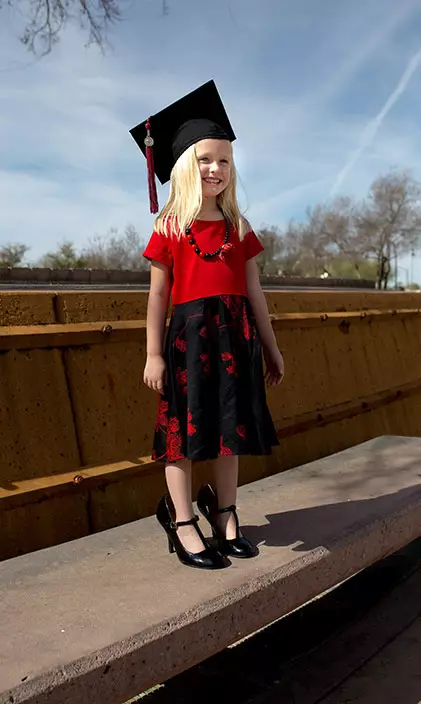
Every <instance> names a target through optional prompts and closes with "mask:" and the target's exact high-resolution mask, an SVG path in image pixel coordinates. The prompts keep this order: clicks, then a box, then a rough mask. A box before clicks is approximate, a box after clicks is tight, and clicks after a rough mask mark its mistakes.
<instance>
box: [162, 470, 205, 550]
mask: <svg viewBox="0 0 421 704" xmlns="http://www.w3.org/2000/svg"><path fill="white" fill-rule="evenodd" d="M165 477H166V480H167V486H168V491H169V493H170V496H171V500H172V502H173V504H174V508H175V520H176V521H189V520H190V519H191V518H193V516H194V511H193V504H192V496H191V494H192V463H191V462H190V460H180V461H179V462H174V463H173V464H168V465H167V466H166V467H165ZM177 535H178V537H179V538H180V541H181V542H182V544H183V545H184V547H185V548H186V550H188V551H189V552H193V553H198V552H202V550H204V549H205V546H204V545H203V543H202V541H201V539H200V537H199V535H198V534H197V531H196V529H195V527H194V526H181V527H180V528H178V530H177Z"/></svg>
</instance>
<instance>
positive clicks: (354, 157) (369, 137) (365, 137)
mask: <svg viewBox="0 0 421 704" xmlns="http://www.w3.org/2000/svg"><path fill="white" fill-rule="evenodd" d="M420 61H421V50H420V51H417V53H416V54H415V55H414V56H413V57H412V58H411V59H410V61H409V63H408V65H407V67H406V69H405V71H404V72H403V74H402V76H401V78H400V79H399V83H398V85H397V86H396V88H395V90H394V91H393V93H392V94H391V95H390V96H389V98H388V99H387V100H386V102H385V104H384V105H383V107H382V109H381V110H380V112H379V113H378V114H377V115H376V117H375V118H374V119H373V120H371V122H369V123H368V125H367V126H366V127H365V129H364V131H363V133H362V135H361V138H360V143H359V145H358V147H357V149H356V150H355V151H354V152H353V154H351V157H350V159H349V160H348V161H347V163H346V164H345V166H344V167H343V169H342V170H341V171H340V172H339V173H338V175H337V177H336V179H335V183H334V184H333V186H332V188H331V191H330V196H331V197H332V196H334V195H335V194H336V192H337V190H338V188H339V187H340V186H341V185H342V183H343V182H344V181H345V179H346V177H347V176H348V174H349V172H350V171H351V169H353V168H354V166H355V164H356V162H357V161H358V159H359V158H360V156H361V154H362V153H363V151H364V150H365V149H366V148H367V147H369V146H370V144H371V143H372V141H373V139H374V137H375V136H376V134H377V131H378V129H379V127H380V126H381V124H382V122H383V120H384V118H385V117H386V115H387V113H388V112H389V110H391V109H392V107H393V106H394V104H395V103H396V101H397V99H398V98H399V96H400V95H401V93H403V91H404V90H405V88H406V86H407V85H408V83H409V81H410V80H411V77H412V74H413V73H414V71H415V70H416V69H417V68H418V66H419V63H420Z"/></svg>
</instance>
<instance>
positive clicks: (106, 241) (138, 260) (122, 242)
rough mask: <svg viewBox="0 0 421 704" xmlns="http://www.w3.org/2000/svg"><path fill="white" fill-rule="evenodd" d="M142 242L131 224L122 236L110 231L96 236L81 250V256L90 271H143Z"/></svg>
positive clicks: (114, 230) (112, 230) (113, 230)
mask: <svg viewBox="0 0 421 704" xmlns="http://www.w3.org/2000/svg"><path fill="white" fill-rule="evenodd" d="M144 245H145V243H144V241H143V239H142V238H141V236H140V234H139V233H138V231H137V230H136V228H135V226H134V225H132V224H129V225H127V227H126V229H125V231H124V234H123V235H120V234H119V233H118V230H116V229H111V230H110V231H109V232H108V234H107V235H105V236H104V235H96V236H95V237H93V238H92V239H91V240H90V241H89V243H88V246H87V247H86V248H85V249H84V250H83V252H82V256H83V258H84V259H85V261H86V262H87V266H89V267H91V268H92V269H144V268H145V266H146V262H145V260H144V258H143V255H142V252H143V250H144Z"/></svg>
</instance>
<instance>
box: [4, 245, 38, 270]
mask: <svg viewBox="0 0 421 704" xmlns="http://www.w3.org/2000/svg"><path fill="white" fill-rule="evenodd" d="M30 249H31V248H30V247H28V246H27V245H26V244H19V243H14V244H5V245H4V246H3V247H0V266H8V267H14V266H22V264H23V260H24V259H25V255H26V254H27V252H29V250H30Z"/></svg>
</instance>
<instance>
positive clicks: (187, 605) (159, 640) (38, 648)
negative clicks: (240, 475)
mask: <svg viewBox="0 0 421 704" xmlns="http://www.w3.org/2000/svg"><path fill="white" fill-rule="evenodd" d="M420 476H421V438H403V437H382V438H377V439H375V440H371V441H370V442H367V443H364V444H362V445H359V446H357V447H354V448H351V449H349V450H345V451H344V452H341V453H338V454H336V455H332V456H331V457H328V458H325V459H322V460H318V461H317V462H312V463H310V464H308V465H305V466H303V467H299V468H297V469H294V470H291V471H289V472H287V473H283V474H279V475H276V476H274V477H270V478H268V479H264V480H262V481H259V482H255V483H253V484H249V485H247V486H244V487H242V488H241V489H240V491H239V502H238V504H239V510H240V514H241V519H242V524H243V526H244V532H245V533H246V534H247V535H248V536H249V537H250V538H251V539H253V540H256V541H258V542H259V544H260V546H261V554H260V556H259V557H258V558H256V559H255V560H249V561H244V562H241V561H237V562H235V563H233V565H232V566H231V567H230V568H229V569H227V570H224V571H222V572H215V573H212V572H211V573H208V572H205V573H203V572H200V571H196V570H190V569H188V568H185V567H183V566H182V565H180V564H179V562H178V561H177V559H176V558H175V556H174V555H172V556H170V555H169V554H168V553H167V552H166V539H165V535H164V534H163V532H162V531H161V529H160V528H159V526H158V525H157V523H156V521H155V519H153V518H147V519H143V520H141V521H136V522H134V523H131V524H128V525H125V526H120V527H118V528H114V529H112V530H109V531H105V532H103V533H99V534H96V535H92V536H89V537H87V538H82V539H80V540H77V541H73V542H71V543H66V544H64V545H59V546H55V547H53V548H48V549H46V550H41V551H39V552H36V553H31V554H28V555H24V556H22V557H18V558H14V559H12V560H7V561H5V562H3V563H2V565H1V570H0V653H1V658H0V692H1V693H0V702H1V704H6V702H7V703H8V704H10V703H11V702H13V704H18V703H20V702H28V703H29V702H31V703H32V704H35V703H36V704H44V702H47V700H48V702H49V704H54V703H55V702H60V704H70V702H71V703H72V704H75V703H76V702H79V701H80V702H85V701H89V702H90V704H96V703H97V702H98V704H99V702H101V704H121V702H123V701H124V700H127V699H129V698H130V697H132V696H134V695H136V694H137V693H138V692H140V691H143V690H145V689H147V688H148V687H150V686H152V685H153V684H156V683H158V682H162V681H164V680H166V679H168V678H169V677H171V676H173V675H175V674H177V673H178V672H182V671H183V670H185V669H187V668H189V667H191V666H192V665H194V664H196V663H198V662H201V661H202V660H204V659H205V658H207V657H209V656H211V655H213V654H214V653H217V652H219V651H220V650H222V649H223V648H224V647H226V646H227V645H229V644H231V643H233V642H235V641H237V640H239V639H240V638H242V637H244V636H246V635H248V634H250V633H252V632H254V631H256V630H257V629H259V628H261V627H263V626H265V625H267V624H269V623H271V622H272V621H274V620H275V619H277V618H280V617H281V616H282V615H284V614H286V613H289V612H290V611H292V610H293V609H294V608H297V607H299V606H301V605H303V604H304V603H306V602H308V601H309V600H310V599H311V598H313V597H314V596H316V595H317V594H321V593H322V592H324V591H325V590H326V589H328V588H330V587H332V586H333V585H335V584H337V583H338V582H340V581H342V580H344V579H346V578H347V577H349V576H350V575H352V574H355V573H356V572H358V571H359V570H361V569H363V568H364V567H367V566H368V565H371V564H373V563H374V562H376V561H377V560H379V559H381V558H382V557H384V556H385V555H387V554H390V553H392V552H394V551H396V550H398V549H399V548H401V547H403V546H404V545H406V544H408V543H409V542H410V541H411V540H413V539H415V538H417V537H418V536H419V535H420V534H421V486H420Z"/></svg>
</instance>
